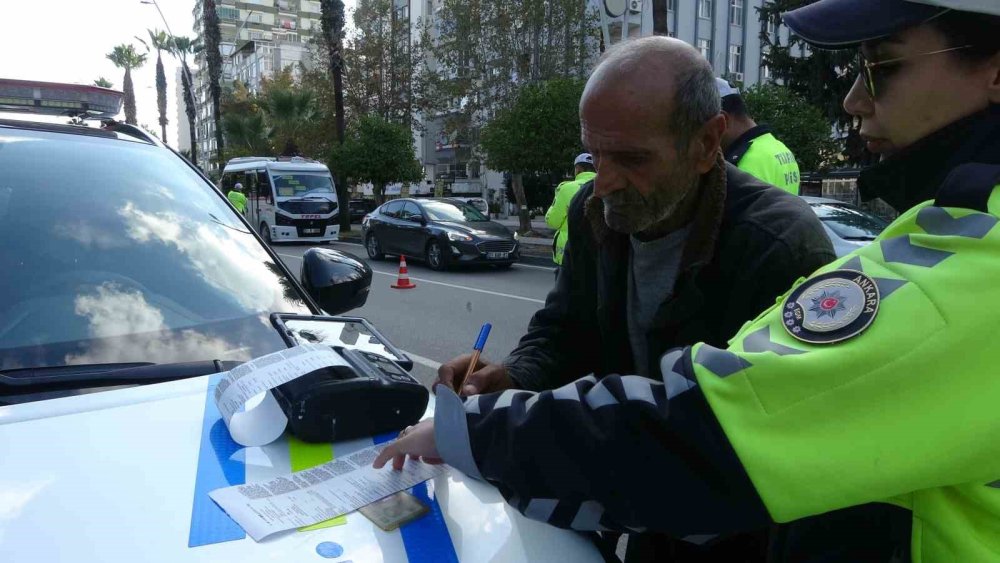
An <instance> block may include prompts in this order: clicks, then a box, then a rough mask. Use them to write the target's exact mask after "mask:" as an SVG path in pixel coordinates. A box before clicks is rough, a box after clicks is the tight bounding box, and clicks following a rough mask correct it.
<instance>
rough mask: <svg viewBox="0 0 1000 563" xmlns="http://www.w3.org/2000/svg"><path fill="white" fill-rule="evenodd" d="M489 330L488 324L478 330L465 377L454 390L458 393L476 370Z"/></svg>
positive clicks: (489, 325) (491, 326)
mask: <svg viewBox="0 0 1000 563" xmlns="http://www.w3.org/2000/svg"><path fill="white" fill-rule="evenodd" d="M491 328H493V325H491V324H490V323H483V328H481V329H479V338H477V339H476V345H475V346H474V347H473V348H472V360H470V361H469V368H468V369H466V370H465V377H463V378H462V382H461V383H459V384H458V387H457V388H456V389H457V390H458V392H459V393H461V392H462V388H463V387H465V381H466V380H467V379H469V376H470V375H472V372H473V371H475V370H476V364H478V363H479V355H480V354H482V353H483V348H485V347H486V339H487V338H489V337H490V329H491Z"/></svg>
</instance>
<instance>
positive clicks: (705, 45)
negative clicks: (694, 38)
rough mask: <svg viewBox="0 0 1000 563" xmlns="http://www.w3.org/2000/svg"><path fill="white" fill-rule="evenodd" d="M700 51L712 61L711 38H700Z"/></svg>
mask: <svg viewBox="0 0 1000 563" xmlns="http://www.w3.org/2000/svg"><path fill="white" fill-rule="evenodd" d="M698 51H699V52H701V56H703V57H705V58H706V59H707V60H708V62H712V40H711V39H699V40H698Z"/></svg>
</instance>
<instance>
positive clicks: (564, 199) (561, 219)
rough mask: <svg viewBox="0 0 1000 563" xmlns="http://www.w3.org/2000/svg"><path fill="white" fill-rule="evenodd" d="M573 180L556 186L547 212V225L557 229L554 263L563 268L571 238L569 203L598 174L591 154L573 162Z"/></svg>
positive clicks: (581, 155) (579, 157)
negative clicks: (567, 242) (567, 245)
mask: <svg viewBox="0 0 1000 563" xmlns="http://www.w3.org/2000/svg"><path fill="white" fill-rule="evenodd" d="M573 174H574V177H573V179H572V180H566V181H565V182H562V183H561V184H559V185H558V186H556V195H555V198H554V199H553V200H552V205H551V206H550V207H549V210H548V211H546V212H545V224H546V225H548V226H549V228H550V229H555V230H556V234H555V237H554V238H553V239H552V261H553V262H555V263H556V266H561V265H562V261H563V253H564V252H565V250H566V240H567V239H568V238H569V221H567V220H566V218H567V215H568V213H569V202H571V201H573V196H575V195H576V192H578V191H580V188H581V187H583V185H584V184H586V183H587V182H589V181H591V180H593V179H594V176H596V175H597V174H596V173H595V172H594V157H592V156H590V153H586V152H585V153H583V154H580V155H578V156H577V157H576V160H574V161H573Z"/></svg>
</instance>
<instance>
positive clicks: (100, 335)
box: [0, 127, 309, 369]
mask: <svg viewBox="0 0 1000 563" xmlns="http://www.w3.org/2000/svg"><path fill="white" fill-rule="evenodd" d="M0 171H2V172H0V238H2V240H3V241H4V242H3V250H2V251H0V272H3V274H2V275H0V369H14V368H33V367H53V366H63V365H68V364H103V363H120V362H154V363H172V362H186V361H202V360H214V359H222V360H242V359H249V358H252V357H255V356H259V355H262V354H266V353H269V352H271V351H274V350H277V349H280V348H283V347H284V344H283V342H282V341H281V339H280V338H279V337H278V335H277V333H276V332H275V330H274V329H273V328H272V327H271V326H270V320H269V318H270V314H271V313H272V312H300V313H306V314H308V313H309V309H308V308H307V307H306V305H305V304H304V303H303V301H302V298H301V295H300V294H299V293H298V290H297V288H296V286H295V285H294V284H293V283H292V281H291V280H290V279H289V278H288V277H287V276H286V274H285V271H284V270H283V269H282V268H281V267H280V266H278V265H277V264H275V262H274V261H273V260H272V259H271V256H270V255H269V254H268V253H267V251H266V250H265V249H264V247H263V246H262V245H261V244H260V242H259V241H258V239H256V238H255V237H254V236H253V235H252V234H251V233H250V232H249V231H248V230H247V227H246V225H245V224H244V223H243V222H242V221H241V220H240V219H239V217H237V216H236V215H235V214H234V212H233V211H232V210H231V208H230V207H229V206H227V205H226V203H225V200H224V197H223V195H222V194H220V193H219V192H218V191H217V190H215V189H213V188H212V186H211V185H210V184H208V183H207V182H205V180H204V179H202V178H201V176H199V175H198V174H196V173H195V172H194V171H193V170H192V169H191V168H190V167H189V166H188V165H187V164H185V163H184V161H183V160H182V159H181V158H180V157H178V156H176V155H174V154H173V153H171V152H169V151H167V150H164V149H161V148H158V147H155V146H152V145H148V144H145V143H137V142H130V141H123V140H115V139H108V138H92V137H84V136H82V135H75V134H67V133H54V132H43V131H33V130H23V129H8V128H3V127H0Z"/></svg>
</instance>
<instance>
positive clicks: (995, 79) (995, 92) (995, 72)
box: [987, 53, 1000, 104]
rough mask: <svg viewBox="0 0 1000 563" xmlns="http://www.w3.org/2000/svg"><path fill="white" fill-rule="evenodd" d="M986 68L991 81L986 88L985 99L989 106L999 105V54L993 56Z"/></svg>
mask: <svg viewBox="0 0 1000 563" xmlns="http://www.w3.org/2000/svg"><path fill="white" fill-rule="evenodd" d="M988 67H989V69H990V75H991V78H992V80H991V81H990V83H989V85H988V86H987V97H989V100H990V103H991V104H1000V53H997V54H995V55H993V58H991V59H990V61H989V63H988Z"/></svg>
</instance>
